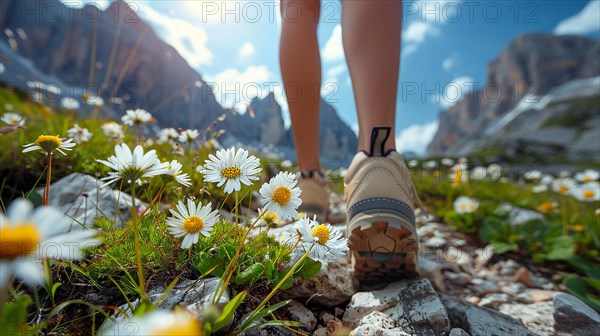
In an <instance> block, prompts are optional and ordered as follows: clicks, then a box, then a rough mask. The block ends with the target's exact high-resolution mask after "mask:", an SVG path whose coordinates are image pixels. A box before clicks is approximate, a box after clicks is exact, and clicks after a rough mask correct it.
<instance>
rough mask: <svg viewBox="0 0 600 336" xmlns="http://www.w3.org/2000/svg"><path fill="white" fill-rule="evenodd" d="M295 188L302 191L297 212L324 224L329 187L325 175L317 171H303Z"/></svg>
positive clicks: (327, 211)
mask: <svg viewBox="0 0 600 336" xmlns="http://www.w3.org/2000/svg"><path fill="white" fill-rule="evenodd" d="M297 186H298V188H300V189H301V190H302V193H301V194H300V199H302V204H301V205H300V207H299V208H298V212H304V213H306V216H307V217H309V218H313V217H314V216H316V220H317V221H318V222H319V223H325V222H326V221H327V214H328V213H329V187H328V186H327V181H326V179H325V175H323V173H321V172H320V171H317V170H310V171H303V172H301V173H300V178H299V179H298V185H297Z"/></svg>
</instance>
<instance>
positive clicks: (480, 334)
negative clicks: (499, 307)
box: [440, 294, 536, 336]
mask: <svg viewBox="0 0 600 336" xmlns="http://www.w3.org/2000/svg"><path fill="white" fill-rule="evenodd" d="M440 298H441V300H442V302H443V303H444V306H445V307H446V310H447V312H448V317H449V318H450V320H452V321H453V323H456V325H457V326H459V327H460V328H462V329H464V330H465V331H466V332H468V333H469V334H470V335H477V336H496V335H511V336H535V335H536V334H535V333H532V332H530V331H529V330H527V328H525V327H524V326H523V325H522V324H521V323H520V322H519V321H517V320H514V319H512V318H510V317H508V316H506V315H504V314H501V313H499V312H497V311H495V310H492V309H489V308H484V307H479V306H476V305H474V304H471V303H469V302H466V301H462V300H460V299H457V298H455V297H453V296H449V295H445V294H440Z"/></svg>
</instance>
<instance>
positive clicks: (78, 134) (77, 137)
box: [67, 124, 92, 143]
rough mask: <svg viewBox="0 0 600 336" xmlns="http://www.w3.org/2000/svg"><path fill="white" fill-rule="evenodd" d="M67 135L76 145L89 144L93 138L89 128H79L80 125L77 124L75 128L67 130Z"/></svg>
mask: <svg viewBox="0 0 600 336" xmlns="http://www.w3.org/2000/svg"><path fill="white" fill-rule="evenodd" d="M67 135H68V136H69V137H71V138H73V141H75V142H76V143H82V142H88V141H90V139H91V138H92V133H90V131H88V129H87V128H82V127H79V124H75V126H73V128H70V129H69V130H67Z"/></svg>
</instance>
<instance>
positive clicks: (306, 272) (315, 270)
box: [297, 258, 321, 280]
mask: <svg viewBox="0 0 600 336" xmlns="http://www.w3.org/2000/svg"><path fill="white" fill-rule="evenodd" d="M319 272H321V262H320V261H315V260H312V259H311V258H306V259H305V260H304V262H303V263H302V267H300V269H299V270H298V271H297V274H298V275H300V276H301V277H302V279H304V280H308V279H310V278H312V277H314V276H315V275H317V274H319Z"/></svg>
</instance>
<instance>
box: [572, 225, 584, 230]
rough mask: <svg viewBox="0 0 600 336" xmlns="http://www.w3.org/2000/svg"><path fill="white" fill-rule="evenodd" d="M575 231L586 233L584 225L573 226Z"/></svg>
mask: <svg viewBox="0 0 600 336" xmlns="http://www.w3.org/2000/svg"><path fill="white" fill-rule="evenodd" d="M573 231H575V232H583V231H585V227H583V225H581V224H575V225H573Z"/></svg>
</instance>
